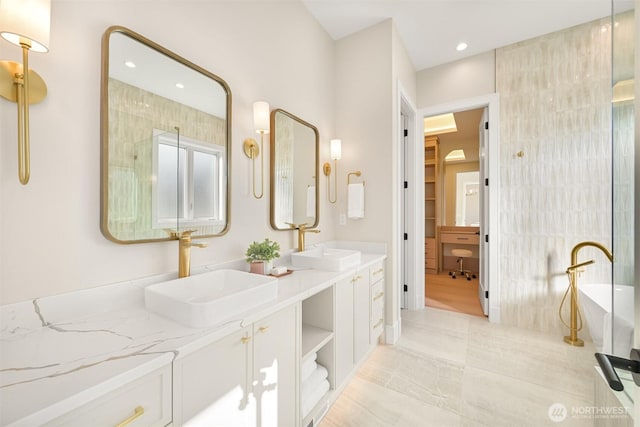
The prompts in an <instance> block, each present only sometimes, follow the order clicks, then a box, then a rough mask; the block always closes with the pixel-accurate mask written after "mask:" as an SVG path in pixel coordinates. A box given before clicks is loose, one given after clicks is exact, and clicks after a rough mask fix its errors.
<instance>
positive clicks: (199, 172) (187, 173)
mask: <svg viewBox="0 0 640 427" xmlns="http://www.w3.org/2000/svg"><path fill="white" fill-rule="evenodd" d="M224 154H225V153H224V147H223V146H219V145H214V144H210V143H206V142H202V141H197V140H194V139H191V138H187V137H184V136H179V135H178V134H176V133H168V132H163V131H159V130H157V129H154V131H153V180H152V199H153V203H152V206H153V209H152V221H153V228H174V227H178V226H180V227H184V226H189V225H193V226H208V225H219V224H224V221H225V218H224V212H225V206H224V204H225V202H226V201H225V200H224V197H223V196H222V195H223V194H224V192H223V191H222V190H223V188H224V184H225V179H226V177H225V176H224V175H223V170H224V167H223V166H224Z"/></svg>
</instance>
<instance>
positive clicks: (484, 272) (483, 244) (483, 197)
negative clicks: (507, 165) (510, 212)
mask: <svg viewBox="0 0 640 427" xmlns="http://www.w3.org/2000/svg"><path fill="white" fill-rule="evenodd" d="M478 126H479V129H478V135H479V136H480V141H479V150H480V191H479V193H480V264H479V266H480V271H479V273H478V278H479V280H478V298H480V305H482V311H483V312H484V314H485V316H487V315H489V280H488V276H489V274H488V273H489V255H490V254H489V214H490V212H489V113H488V109H487V108H486V107H485V109H484V111H483V112H482V119H481V120H480V124H479V125H478Z"/></svg>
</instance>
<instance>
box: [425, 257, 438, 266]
mask: <svg viewBox="0 0 640 427" xmlns="http://www.w3.org/2000/svg"><path fill="white" fill-rule="evenodd" d="M424 266H425V267H426V268H436V259H435V258H425V260H424Z"/></svg>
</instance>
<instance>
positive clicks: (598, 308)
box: [578, 283, 634, 358]
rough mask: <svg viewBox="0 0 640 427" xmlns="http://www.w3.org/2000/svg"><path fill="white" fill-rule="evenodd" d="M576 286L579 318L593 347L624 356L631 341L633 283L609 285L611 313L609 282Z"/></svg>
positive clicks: (626, 356) (628, 349)
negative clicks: (580, 311) (612, 304)
mask: <svg viewBox="0 0 640 427" xmlns="http://www.w3.org/2000/svg"><path fill="white" fill-rule="evenodd" d="M578 288H579V292H580V308H581V310H582V317H583V322H584V323H585V324H586V325H587V328H589V334H591V339H592V340H593V344H594V345H595V347H596V351H598V352H601V353H607V354H615V355H616V356H620V357H625V358H628V357H629V352H630V351H631V347H632V344H633V301H634V300H633V286H623V285H614V286H613V288H614V290H613V293H614V294H615V296H614V310H613V315H612V308H611V294H612V291H611V284H609V283H605V284H602V283H593V284H589V283H585V284H578ZM612 318H613V319H612ZM612 324H613V331H612V330H611V325H612ZM612 337H613V340H612ZM612 345H613V348H612Z"/></svg>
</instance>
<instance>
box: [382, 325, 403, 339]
mask: <svg viewBox="0 0 640 427" xmlns="http://www.w3.org/2000/svg"><path fill="white" fill-rule="evenodd" d="M401 334H402V328H401V323H400V322H399V321H397V320H396V321H395V322H394V323H393V325H385V326H384V342H385V344H387V345H395V344H396V343H397V342H398V340H399V339H400V335H401Z"/></svg>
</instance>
